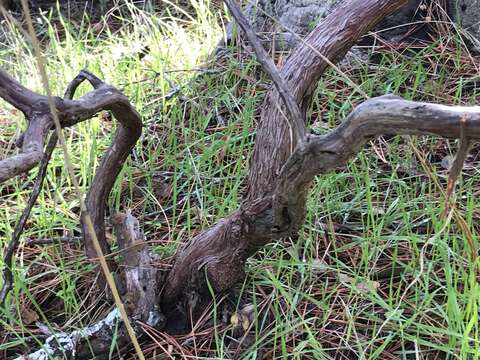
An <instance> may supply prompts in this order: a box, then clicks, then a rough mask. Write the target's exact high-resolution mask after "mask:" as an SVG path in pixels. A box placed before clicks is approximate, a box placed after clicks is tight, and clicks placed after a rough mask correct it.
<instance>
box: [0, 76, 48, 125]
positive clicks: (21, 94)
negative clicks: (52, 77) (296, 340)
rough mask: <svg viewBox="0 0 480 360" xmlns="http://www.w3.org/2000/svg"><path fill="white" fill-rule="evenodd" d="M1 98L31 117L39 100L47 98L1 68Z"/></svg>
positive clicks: (44, 100)
mask: <svg viewBox="0 0 480 360" xmlns="http://www.w3.org/2000/svg"><path fill="white" fill-rule="evenodd" d="M0 98H2V99H4V100H5V101H6V102H8V103H9V104H11V105H13V106H14V107H16V108H17V109H18V110H20V111H22V112H23V113H24V114H25V116H26V117H30V115H31V113H32V111H33V110H34V109H35V107H36V103H37V102H42V101H43V102H46V101H47V98H46V97H45V96H43V95H40V94H37V93H36V92H34V91H31V90H29V89H27V88H26V87H24V86H23V85H21V84H20V83H19V82H18V81H16V80H15V79H14V78H12V77H11V76H10V75H8V74H7V73H6V72H5V71H3V70H2V69H0Z"/></svg>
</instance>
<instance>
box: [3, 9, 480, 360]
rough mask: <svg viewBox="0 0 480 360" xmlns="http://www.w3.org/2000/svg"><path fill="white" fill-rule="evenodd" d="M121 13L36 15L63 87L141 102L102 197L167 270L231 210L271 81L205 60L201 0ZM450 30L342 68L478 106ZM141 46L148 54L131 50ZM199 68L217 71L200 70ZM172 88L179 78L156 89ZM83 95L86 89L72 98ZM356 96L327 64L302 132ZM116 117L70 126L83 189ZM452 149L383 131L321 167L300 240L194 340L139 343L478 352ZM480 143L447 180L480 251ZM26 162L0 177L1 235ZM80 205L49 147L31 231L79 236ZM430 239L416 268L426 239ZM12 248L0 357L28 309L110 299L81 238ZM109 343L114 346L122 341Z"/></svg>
mask: <svg viewBox="0 0 480 360" xmlns="http://www.w3.org/2000/svg"><path fill="white" fill-rule="evenodd" d="M122 11H123V14H125V17H124V18H118V17H117V18H115V19H114V20H115V21H116V22H117V23H120V24H121V26H119V27H118V28H116V29H115V30H113V29H112V30H108V27H105V28H104V30H103V31H102V32H100V33H98V32H95V29H94V27H93V26H89V20H88V19H84V20H83V21H82V22H78V21H77V22H76V23H71V22H68V21H67V20H64V19H62V18H60V19H55V21H50V20H49V19H48V16H46V17H45V18H43V19H42V22H41V24H37V26H38V30H39V32H40V33H41V34H43V35H44V42H43V43H44V48H43V51H44V54H45V57H46V60H47V69H48V73H49V78H50V83H51V86H52V88H53V90H54V92H55V93H56V94H59V95H60V94H62V93H63V91H64V89H65V87H66V85H67V83H68V81H69V80H71V79H73V77H74V76H75V75H76V74H77V73H78V72H79V70H80V69H82V68H85V67H86V68H88V69H89V70H91V71H92V72H94V73H95V74H96V75H98V76H100V77H101V78H103V79H104V80H105V81H107V82H108V83H110V84H112V85H114V86H117V87H118V88H121V89H123V91H124V92H125V94H126V95H127V96H128V97H129V98H130V99H131V101H132V103H133V104H134V105H135V106H136V107H137V109H138V110H139V112H140V113H141V114H142V116H143V120H144V129H143V130H144V132H143V135H142V139H141V141H139V143H138V145H137V147H136V149H135V151H134V154H133V155H132V156H131V158H130V159H129V160H128V161H127V164H126V165H125V167H124V169H123V170H122V174H121V176H120V177H119V180H118V181H117V184H116V185H115V188H114V191H113V194H112V196H111V198H110V201H109V209H110V210H112V211H113V210H125V209H131V210H132V212H133V213H134V215H135V216H137V217H138V218H139V220H140V223H141V224H142V226H143V229H144V231H145V233H146V236H147V238H148V240H150V241H152V243H153V246H154V247H155V251H156V252H157V253H158V254H159V255H160V256H161V257H162V258H163V260H164V261H163V264H164V265H165V267H166V268H167V267H168V263H169V262H171V257H172V255H173V254H174V253H175V249H176V248H177V246H178V244H179V243H181V242H183V241H186V240H187V239H189V238H191V237H192V236H194V235H195V234H197V233H198V232H199V231H200V230H201V229H204V228H207V227H208V226H210V225H212V224H214V223H215V222H216V221H218V220H219V219H221V218H222V217H224V216H225V215H226V214H228V213H230V212H231V211H233V210H234V209H236V208H237V206H238V204H239V201H240V200H241V196H242V190H243V187H244V177H245V175H246V173H247V171H248V158H249V155H250V153H251V150H252V147H253V142H254V136H255V124H256V119H257V118H258V111H257V110H258V108H259V107H260V106H261V103H262V97H263V95H264V94H265V82H266V81H267V80H266V79H265V78H264V76H262V75H261V74H260V72H259V69H258V66H257V64H256V63H255V61H254V60H253V59H252V58H251V57H249V56H248V54H245V52H244V51H243V50H244V49H240V47H237V48H232V49H231V53H230V54H229V55H227V57H226V58H223V59H222V60H221V61H219V62H218V63H217V64H213V63H212V62H211V61H210V62H209V60H208V58H207V56H208V54H209V53H211V51H212V49H214V47H215V45H216V43H217V41H218V39H219V37H220V36H221V34H222V28H221V27H220V26H219V25H218V24H219V23H221V21H220V17H221V16H224V14H223V13H220V11H219V10H216V11H214V10H212V6H211V5H210V4H209V3H208V2H206V1H203V0H199V1H197V2H191V3H190V4H189V6H188V11H183V10H182V8H179V7H178V6H176V5H173V4H167V5H166V6H165V8H164V9H163V10H162V12H160V13H151V12H147V11H143V10H138V9H136V8H134V7H133V6H131V5H125V7H124V8H123V9H122ZM172 14H175V15H172ZM127 15H128V16H127ZM112 16H113V15H112ZM105 21H112V19H111V18H110V19H106V20H105ZM97 28H98V27H97ZM9 34H10V35H9V37H8V39H6V40H5V42H6V45H5V46H3V47H2V48H1V49H0V66H2V68H4V69H5V70H7V71H9V72H10V73H11V74H12V75H13V76H15V77H16V78H17V79H18V80H20V81H21V82H22V83H23V84H25V85H27V86H28V87H30V88H31V89H33V90H36V91H39V92H43V90H42V87H41V85H40V78H39V75H38V72H37V69H36V68H35V65H34V64H35V59H34V57H33V54H32V50H31V46H30V45H29V44H28V42H26V41H25V39H24V38H23V37H22V36H21V34H19V33H18V32H15V31H11V32H10V33H9ZM59 34H61V35H59ZM444 35H445V36H443V37H438V40H437V41H435V42H433V43H430V44H426V45H422V46H421V48H419V49H416V50H415V51H413V50H411V49H408V48H400V49H398V50H396V51H379V52H377V53H376V54H375V57H376V58H377V62H376V63H375V64H369V65H366V64H363V63H360V62H354V63H353V64H352V65H349V66H347V65H345V66H343V67H342V70H343V71H345V72H346V73H347V74H348V75H349V77H350V78H351V79H352V80H353V81H355V82H356V83H357V84H358V85H359V86H360V87H361V89H362V90H363V91H364V92H365V93H366V94H368V95H369V96H376V95H382V94H385V93H394V94H398V95H401V96H403V97H405V98H408V99H414V100H425V101H435V102H441V103H446V104H474V103H475V101H476V98H477V97H478V95H479V91H478V89H477V88H476V86H475V82H474V79H475V76H476V72H475V67H474V66H475V65H477V66H478V58H477V59H473V60H472V59H470V58H469V57H468V56H466V52H465V49H464V48H463V47H462V44H461V42H460V41H459V40H458V39H457V38H456V37H455V34H444ZM146 46H148V48H149V52H148V54H146V56H145V57H140V56H139V53H140V52H141V51H142V50H143V49H145V47H146ZM240 50H242V51H240ZM207 67H208V68H210V69H215V70H216V72H213V73H211V72H210V73H209V72H201V71H198V69H199V68H207ZM173 86H180V87H181V91H180V93H179V94H177V95H176V96H174V97H173V98H172V99H170V100H166V99H165V96H166V94H168V93H169V91H170V90H171V88H172V87H173ZM88 90H89V89H88V87H87V86H82V87H81V89H80V94H84V93H86V92H87V91H88ZM362 100H363V99H362V98H361V96H360V95H359V94H358V93H356V92H352V89H351V88H350V87H349V86H348V84H346V83H345V81H344V79H343V78H342V77H341V76H340V75H338V74H336V73H335V72H334V71H329V72H328V73H327V74H326V75H325V76H324V77H323V78H322V80H321V81H320V83H319V84H318V87H317V90H316V92H315V95H314V98H313V101H312V106H311V108H310V109H309V111H308V114H309V120H310V124H311V128H312V131H315V132H317V133H323V132H326V131H328V130H329V129H331V128H332V127H334V126H336V125H338V124H339V122H340V121H341V119H342V117H344V116H345V115H346V114H348V112H349V111H350V110H351V109H352V107H353V106H354V105H355V104H358V103H359V102H361V101H362ZM0 124H1V133H0V142H1V146H0V158H3V157H5V156H8V155H9V154H12V153H13V152H14V151H15V150H14V149H13V144H12V142H11V139H12V137H14V136H15V134H19V132H20V129H21V128H22V127H24V125H25V124H24V120H23V119H22V116H21V114H20V113H19V112H18V111H15V110H13V109H12V108H11V107H10V106H8V105H6V104H4V103H1V106H0ZM114 128H115V124H114V123H113V122H111V121H102V120H101V117H100V116H98V117H96V118H94V119H92V120H91V121H89V122H86V123H84V124H81V125H79V126H76V127H75V128H72V129H68V130H66V137H67V141H68V148H69V151H70V155H71V158H72V162H73V163H74V166H75V171H76V174H77V177H78V179H79V181H80V183H81V185H82V188H83V190H84V191H85V190H87V188H88V184H89V183H90V181H91V179H92V177H93V175H94V171H95V167H96V166H97V165H98V162H99V159H100V156H101V154H102V152H103V151H104V150H105V149H106V147H107V146H108V144H109V141H110V138H111V134H112V132H113V130H114ZM455 148H456V143H455V142H454V141H447V140H443V139H438V138H421V139H420V138H410V137H390V136H386V137H384V138H381V139H379V140H376V141H374V142H372V144H370V145H369V146H367V147H366V149H365V151H363V152H362V153H361V154H360V155H359V156H358V157H357V158H356V159H355V160H354V161H352V162H350V163H349V164H348V165H347V166H346V167H345V168H343V169H339V170H338V171H336V172H335V173H332V174H329V175H327V176H322V177H319V178H317V179H316V181H315V183H314V184H313V187H312V192H311V194H310V196H309V199H308V214H307V221H306V224H305V227H304V228H303V230H302V231H301V233H300V234H299V237H298V239H285V240H284V241H282V242H277V243H273V244H270V245H269V246H267V247H266V248H265V249H262V250H261V251H259V252H258V254H257V255H256V256H255V257H253V258H252V259H250V261H249V262H248V266H247V278H246V280H245V282H244V283H242V284H239V285H238V287H237V288H236V289H235V291H234V294H232V295H230V296H228V297H223V298H217V299H216V302H215V303H214V304H213V307H212V314H211V315H209V316H207V317H206V318H205V319H204V321H203V322H202V323H200V324H199V325H198V328H197V329H196V330H197V333H196V336H195V337H193V336H187V338H185V337H176V343H175V342H173V340H172V339H171V338H168V337H166V336H164V335H161V334H156V335H152V336H153V337H154V338H155V341H153V339H152V340H147V341H146V342H145V343H144V349H145V352H146V354H147V355H148V356H150V357H153V354H154V352H155V351H156V352H157V353H160V352H161V351H162V350H161V347H160V346H159V345H158V344H160V345H161V346H163V348H168V347H169V345H171V346H172V349H173V350H172V354H174V355H175V356H177V358H178V357H181V356H187V355H190V356H198V357H212V358H220V359H222V358H232V357H236V358H241V359H256V358H261V357H262V356H264V357H265V358H269V359H281V358H294V359H372V360H373V359H478V358H480V336H479V326H478V305H479V300H480V297H479V288H478V284H477V278H476V271H477V266H478V264H477V263H472V261H471V260H470V253H471V250H470V248H469V245H468V238H467V236H468V234H466V233H465V231H464V230H462V228H461V227H460V226H459V225H458V222H457V221H455V219H453V220H452V222H451V223H450V224H449V225H448V226H447V227H446V228H445V229H443V230H444V231H443V232H441V230H442V228H443V227H444V222H445V220H444V219H443V218H442V216H441V214H442V211H443V208H444V199H443V197H442V195H441V191H440V189H439V187H437V186H436V185H435V182H438V183H439V184H440V187H443V188H445V185H446V178H447V171H446V170H445V169H443V168H442V167H441V160H442V159H443V158H444V157H445V156H447V155H451V154H454V153H455ZM415 149H417V151H418V152H419V153H420V154H422V155H421V156H418V155H416V152H415V151H414V150H415ZM478 150H479V148H478V147H475V148H474V149H473V150H472V152H471V154H472V156H471V157H470V158H469V159H468V164H469V165H471V166H470V167H469V168H468V169H466V170H465V171H464V174H463V177H462V179H461V180H460V181H459V184H458V185H457V206H458V209H459V212H460V214H461V216H462V217H463V218H464V219H465V221H466V223H467V225H468V227H469V228H470V230H471V231H472V233H473V241H474V243H475V246H476V247H477V248H478V246H479V244H478V240H477V231H478V226H477V221H478V218H479V216H480V212H479V211H478V207H479V203H478V200H477V198H478V197H477V193H478V185H477V184H478V183H479V180H480V176H479V174H478V172H477V171H476V165H477V164H478V159H477V154H478ZM35 174H36V171H32V172H31V173H30V174H28V175H23V176H21V177H19V178H17V179H13V180H11V181H8V182H7V183H5V184H3V185H1V186H0V204H1V205H0V240H1V241H0V242H1V245H2V248H4V247H5V245H6V244H7V242H8V241H9V239H10V237H11V234H12V231H13V228H14V226H15V222H16V221H17V219H18V217H19V214H20V213H21V211H22V209H23V207H24V206H25V203H26V201H27V199H28V196H29V190H30V187H31V184H32V181H33V179H34V177H35ZM78 208H79V204H78V201H77V200H76V199H75V196H74V192H73V189H72V186H71V184H70V180H69V179H68V176H67V174H66V172H65V170H64V167H63V154H62V152H61V151H60V149H57V150H56V151H55V153H54V156H53V159H52V161H51V164H50V166H49V170H48V175H47V181H46V182H45V186H44V191H43V192H42V194H41V195H40V198H39V200H38V203H37V205H36V206H35V208H34V211H33V213H32V216H31V218H30V221H29V223H28V227H27V229H26V231H25V233H24V237H23V238H24V239H29V238H57V237H61V236H74V235H78V234H79V231H80V228H79V221H78ZM110 210H109V211H110ZM107 231H108V233H109V236H110V235H111V234H110V228H108V229H107ZM435 234H437V235H435ZM433 236H437V237H436V239H435V241H434V243H433V245H431V246H429V247H426V248H425V249H426V250H425V256H424V257H423V262H424V266H423V272H422V273H419V271H420V257H421V256H422V247H424V245H425V243H426V242H427V241H428V240H429V239H431V238H432V237H433ZM15 261H16V265H15V266H16V267H15V272H14V276H15V282H14V289H13V291H12V294H11V296H10V298H9V300H8V304H7V306H6V308H5V309H3V310H2V312H3V316H2V317H1V320H0V324H1V325H2V326H3V327H4V328H5V329H6V331H7V333H8V336H7V337H2V341H3V343H2V344H0V354H1V355H0V357H2V356H6V355H7V354H8V355H13V353H14V352H15V351H19V352H21V351H23V350H24V349H25V347H23V346H22V344H27V345H33V346H35V345H36V346H38V342H41V340H42V338H41V336H40V335H39V333H38V331H37V326H36V325H35V321H40V322H41V323H43V324H46V325H47V326H49V327H51V328H58V327H60V328H61V329H62V330H64V331H69V330H73V329H76V328H79V327H82V326H84V325H86V324H89V323H92V322H94V321H95V320H96V319H99V318H101V317H102V316H103V315H104V314H105V312H107V311H108V309H109V305H108V303H107V302H105V301H104V300H102V297H101V296H99V294H98V291H97V289H96V288H95V286H94V281H95V279H94V274H93V273H92V272H91V271H90V269H91V267H90V265H89V264H88V263H87V262H86V260H85V258H84V256H83V252H82V249H81V248H80V247H79V246H78V244H56V245H48V246H34V247H32V246H23V245H22V246H21V247H20V248H19V249H18V251H17V253H16V259H15ZM477 262H478V260H477ZM415 278H418V281H415V282H414V279H415ZM412 283H413V284H412ZM250 304H252V305H254V306H253V308H252V307H249V311H248V314H243V315H242V309H243V308H244V307H245V306H246V305H250ZM225 308H227V309H230V310H231V311H235V310H237V311H239V316H243V318H245V317H246V318H247V319H248V320H247V321H246V323H245V324H246V325H245V326H248V331H247V332H246V333H245V332H244V331H243V330H241V329H240V330H239V329H238V328H236V329H233V326H232V322H231V319H230V315H225V313H224V312H225V310H224V309H225ZM252 309H253V310H252ZM112 354H114V355H118V349H115V347H114V346H113V348H112ZM182 354H183V355H182Z"/></svg>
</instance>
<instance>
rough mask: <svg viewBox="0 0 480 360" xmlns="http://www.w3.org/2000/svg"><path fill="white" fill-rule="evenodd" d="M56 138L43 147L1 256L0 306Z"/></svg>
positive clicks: (11, 278) (6, 291)
mask: <svg viewBox="0 0 480 360" xmlns="http://www.w3.org/2000/svg"><path fill="white" fill-rule="evenodd" d="M57 140H58V138H57V135H56V134H55V133H52V135H50V140H49V142H48V145H47V147H46V149H45V152H44V154H43V157H42V160H41V161H40V166H39V169H38V175H37V178H36V179H35V184H34V185H33V189H32V193H31V194H30V198H29V199H28V202H27V206H26V207H25V209H23V212H22V215H21V216H20V220H19V221H18V223H17V225H16V226H15V229H14V231H13V235H12V240H10V243H9V244H8V247H7V249H6V250H5V255H4V258H3V264H4V267H5V268H4V270H3V286H2V289H1V290H0V306H3V304H4V302H5V299H6V298H7V295H8V293H9V292H10V290H11V289H12V282H13V274H12V267H13V253H14V252H15V249H16V248H17V246H18V243H19V242H20V236H21V235H22V233H23V229H24V228H25V224H26V223H27V220H28V217H29V216H30V212H31V211H32V208H33V205H35V202H36V201H37V199H38V195H40V191H41V190H42V185H43V181H44V180H45V176H46V175H47V167H48V162H49V161H50V158H51V156H52V153H53V150H54V149H55V146H56V144H57Z"/></svg>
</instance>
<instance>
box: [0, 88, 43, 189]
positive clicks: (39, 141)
mask: <svg viewBox="0 0 480 360" xmlns="http://www.w3.org/2000/svg"><path fill="white" fill-rule="evenodd" d="M0 89H1V87H0ZM50 127H51V118H50V116H49V115H44V114H43V115H42V114H40V115H34V116H33V118H32V119H31V120H30V121H29V124H28V128H27V130H26V131H25V132H24V134H23V139H22V142H23V145H22V152H21V153H20V154H18V155H13V156H11V157H8V158H6V159H3V160H0V183H2V182H4V181H6V180H8V179H11V178H13V177H15V176H18V175H20V174H23V173H25V172H28V171H29V170H31V169H33V168H34V167H36V166H37V165H38V164H39V162H40V160H41V159H42V156H43V145H44V141H45V137H46V136H47V132H48V130H49V129H50Z"/></svg>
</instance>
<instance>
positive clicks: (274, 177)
mask: <svg viewBox="0 0 480 360" xmlns="http://www.w3.org/2000/svg"><path fill="white" fill-rule="evenodd" d="M406 2H407V1H406V0H352V1H349V2H346V3H345V4H343V5H341V6H339V7H338V8H337V9H336V10H335V11H334V12H333V13H332V14H331V15H330V16H328V17H327V18H326V19H324V20H323V21H322V22H321V23H320V24H319V25H318V26H317V27H316V28H315V29H314V30H313V31H312V32H311V33H310V35H309V36H307V38H306V39H305V41H304V42H302V43H301V44H299V45H298V46H297V48H295V49H294V50H293V52H292V54H291V55H290V56H289V57H288V59H287V61H286V63H285V64H284V65H283V68H282V70H281V71H280V75H281V76H282V77H283V79H284V80H285V81H286V84H287V86H288V87H289V89H290V92H291V95H292V97H293V99H294V100H295V101H296V102H297V103H298V104H300V107H301V110H302V111H303V112H304V111H305V109H306V107H307V106H308V104H309V101H310V97H311V95H312V93H313V90H314V88H315V84H316V82H317V81H318V79H319V78H320V76H321V75H322V74H323V73H324V71H325V70H326V69H327V67H328V62H327V61H325V58H326V59H328V60H330V61H331V62H334V63H335V62H337V61H338V60H339V59H341V58H342V57H343V56H344V55H345V54H346V52H347V51H348V50H349V49H350V48H351V47H352V45H354V44H355V42H356V41H357V40H358V39H359V38H360V37H361V36H362V35H363V34H365V33H366V32H367V31H368V30H369V29H371V28H372V27H374V26H375V25H376V24H377V23H378V22H379V21H381V20H382V19H383V18H384V17H385V16H387V15H389V14H392V13H393V12H394V11H396V10H397V9H399V8H400V7H401V6H402V5H404V4H405V3H406ZM287 110H288V109H285V108H284V105H283V102H282V99H281V97H280V95H279V93H278V91H277V90H276V89H275V88H273V87H272V89H271V90H270V91H269V92H268V94H267V95H266V98H265V101H264V103H263V106H262V111H261V119H260V122H259V125H258V128H257V137H256V140H255V147H254V150H253V155H252V158H251V160H250V172H249V175H248V181H247V194H246V196H245V199H244V200H243V202H242V205H241V206H240V209H238V210H237V211H235V212H234V213H233V214H232V215H230V216H229V217H227V218H226V219H223V220H221V221H220V222H219V223H218V224H217V225H215V226H214V227H212V228H210V229H208V230H206V231H205V232H203V233H202V234H200V235H198V236H197V237H195V238H194V239H192V240H191V241H190V242H188V243H187V244H186V245H185V246H183V247H182V248H181V249H180V250H179V252H178V254H177V257H176V259H175V265H174V267H173V269H172V271H171V272H170V274H169V276H168V278H167V282H166V284H165V290H164V292H163V302H162V304H163V307H164V309H167V311H166V313H172V310H174V309H183V310H184V313H185V314H189V313H193V314H194V316H195V314H197V315H198V314H199V313H200V312H201V311H202V310H203V308H204V304H205V303H206V302H208V301H210V299H211V296H210V294H209V292H208V287H207V286H206V278H208V281H210V283H211V284H212V285H213V288H214V289H215V291H217V292H221V291H225V290H228V289H230V288H231V287H232V286H233V285H234V284H235V283H237V282H238V281H239V280H240V279H241V278H242V276H243V269H244V266H245V261H246V259H247V258H248V257H250V256H251V255H253V254H254V253H255V252H256V250H257V249H258V248H260V247H262V246H264V245H265V244H266V243H269V242H271V241H273V240H275V239H278V238H281V237H284V236H288V235H292V234H295V233H296V232H297V231H298V229H299V228H300V227H301V226H302V224H303V220H304V215H305V197H306V194H307V192H308V188H309V185H310V181H311V180H312V178H311V177H310V178H309V179H308V180H306V181H304V182H301V183H300V184H299V187H297V188H296V190H295V203H288V204H283V205H282V206H281V207H278V206H277V207H276V209H275V208H274V206H273V205H274V202H273V201H274V198H275V197H276V198H277V199H278V198H282V197H285V196H287V194H282V193H278V194H275V189H276V187H277V183H278V179H279V174H280V170H281V168H282V166H283V165H284V164H285V162H286V161H287V159H288V158H289V157H290V156H291V154H292V151H293V150H294V149H295V148H296V147H297V140H298V139H297V138H296V137H295V133H296V132H295V131H294V130H295V129H292V126H295V123H294V122H293V121H291V122H289V121H286V119H285V114H286V113H287V114H288V111H287ZM277 205H279V204H278V202H277ZM187 308H188V310H186V309H187ZM178 316H179V314H178V312H177V313H175V316H174V319H173V321H175V323H178ZM175 318H176V319H175Z"/></svg>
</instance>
